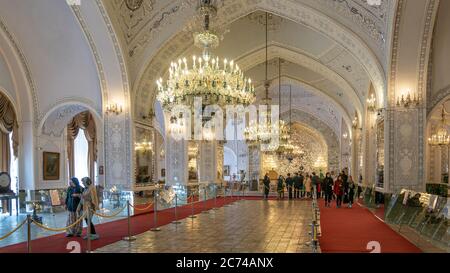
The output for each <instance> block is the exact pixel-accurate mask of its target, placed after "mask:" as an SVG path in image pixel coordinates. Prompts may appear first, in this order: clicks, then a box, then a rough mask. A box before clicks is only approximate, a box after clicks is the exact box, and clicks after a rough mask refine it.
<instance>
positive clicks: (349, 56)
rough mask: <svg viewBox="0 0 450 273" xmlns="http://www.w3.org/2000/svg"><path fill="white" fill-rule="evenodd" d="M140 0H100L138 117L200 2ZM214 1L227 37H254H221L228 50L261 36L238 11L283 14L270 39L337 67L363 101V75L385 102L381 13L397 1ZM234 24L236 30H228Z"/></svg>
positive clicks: (184, 45)
mask: <svg viewBox="0 0 450 273" xmlns="http://www.w3.org/2000/svg"><path fill="white" fill-rule="evenodd" d="M144 2H145V4H144V6H143V8H141V9H140V10H138V11H137V12H135V13H134V14H130V12H129V11H128V10H127V9H126V7H125V6H124V5H123V2H122V1H120V0H114V1H105V6H107V8H108V11H109V13H110V16H111V17H112V21H113V24H114V25H115V26H116V29H120V30H121V31H122V34H121V35H120V33H119V35H120V36H122V42H123V43H124V44H125V45H124V46H123V48H124V49H125V50H126V51H128V68H129V69H128V71H129V73H130V78H131V79H132V82H133V84H134V86H133V89H134V92H135V97H134V98H133V101H134V102H136V103H138V104H141V105H137V107H136V109H137V110H136V112H135V113H136V116H137V118H139V117H140V116H142V115H146V114H147V113H146V111H148V110H149V108H151V107H152V106H153V105H152V101H153V100H154V82H155V81H154V80H155V77H156V76H158V77H159V76H160V75H162V74H164V71H165V70H166V68H167V64H168V63H169V62H170V60H171V59H176V58H178V57H179V56H180V55H182V54H183V55H184V54H187V53H189V52H190V50H191V45H192V37H191V34H189V33H187V32H183V31H181V30H182V29H183V28H184V26H186V25H187V24H188V23H189V22H190V21H191V19H192V17H193V15H194V14H195V9H196V7H197V4H198V1H197V0H188V1H180V0H175V1H156V0H155V1H151V0H145V1H144ZM216 2H219V7H220V9H219V16H218V18H217V22H218V23H219V24H222V25H225V26H226V25H228V26H229V28H230V29H232V31H231V33H230V34H229V35H235V37H240V38H248V37H252V38H253V37H256V38H254V43H247V42H245V43H244V42H239V43H236V42H237V41H240V39H233V38H229V37H227V38H226V39H227V40H225V42H224V43H225V44H227V43H231V44H232V46H231V47H230V46H226V47H224V48H225V50H226V52H227V55H231V57H235V58H237V59H238V58H239V57H243V55H245V54H246V53H248V52H249V50H250V51H251V50H254V49H255V47H257V44H258V43H259V45H261V43H260V42H258V41H260V40H261V39H260V38H261V37H263V36H262V35H259V37H258V34H256V33H257V32H256V31H253V32H252V31H248V30H251V29H253V28H255V26H253V27H251V26H250V25H251V24H252V22H251V21H249V20H245V18H244V17H245V16H247V15H248V14H250V13H252V12H255V11H258V10H267V11H270V12H272V13H274V14H279V15H280V16H283V20H282V22H281V24H285V27H286V28H287V29H289V28H292V30H293V31H289V32H285V33H281V34H280V35H278V37H275V38H274V39H275V41H277V42H279V43H280V44H282V45H284V46H286V47H290V48H295V49H296V51H297V52H299V53H301V54H304V55H306V56H308V57H311V58H313V59H316V60H317V61H318V62H319V63H321V64H323V65H325V66H327V67H328V68H330V69H333V70H335V72H336V73H338V74H339V75H340V77H342V78H343V79H344V80H345V81H347V82H348V83H349V84H350V85H351V86H352V87H353V88H354V89H355V90H357V92H359V93H360V95H361V97H360V98H361V99H360V100H361V102H362V103H364V101H365V99H364V98H363V96H364V94H365V92H366V89H367V88H366V87H367V86H368V82H369V81H368V79H370V80H371V81H372V82H373V84H374V87H375V90H376V91H377V94H378V95H379V96H381V98H380V101H381V102H382V101H383V100H384V97H383V96H384V92H385V75H384V71H383V67H382V64H383V62H384V52H385V51H384V49H383V48H384V47H383V43H384V41H383V40H384V39H385V38H384V37H385V36H386V27H385V26H386V24H387V23H388V19H387V16H386V11H387V7H390V6H391V5H392V4H393V3H395V0H385V1H384V2H383V3H382V5H381V6H379V7H377V6H374V7H372V6H369V5H367V3H366V1H363V0H338V1H337V0H336V1H335V0H317V1H316V0H314V1H313V0H298V1H287V0H286V1H278V0H277V1H275V0H227V1H216ZM240 24H242V26H241V25H240ZM253 24H254V22H253ZM244 25H245V26H246V27H244ZM254 25H255V24H254ZM256 27H257V26H256ZM236 28H237V29H238V30H239V31H233V29H236ZM248 28H249V29H248ZM294 29H295V31H294ZM180 31H181V32H180ZM291 33H294V34H295V35H290V34H291ZM249 34H251V35H249ZM239 35H240V36H239ZM275 36H277V35H275ZM230 37H233V36H230ZM228 39H229V40H228ZM252 45H253V47H252ZM246 47H247V48H246ZM246 49H247V50H246ZM220 51H221V49H220V48H219V50H218V52H220ZM361 75H365V77H364V76H361ZM146 109H147V110H146Z"/></svg>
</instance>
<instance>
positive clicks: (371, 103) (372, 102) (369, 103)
mask: <svg viewBox="0 0 450 273" xmlns="http://www.w3.org/2000/svg"><path fill="white" fill-rule="evenodd" d="M375 103H376V99H375V96H374V94H373V93H372V94H371V95H370V98H369V99H367V110H368V111H369V112H375V110H376V109H377V108H376V104H375Z"/></svg>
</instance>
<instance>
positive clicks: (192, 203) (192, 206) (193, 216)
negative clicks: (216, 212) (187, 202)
mask: <svg viewBox="0 0 450 273" xmlns="http://www.w3.org/2000/svg"><path fill="white" fill-rule="evenodd" d="M191 196H192V201H191V216H189V218H191V219H192V220H194V219H195V218H197V216H195V214H194V194H191Z"/></svg>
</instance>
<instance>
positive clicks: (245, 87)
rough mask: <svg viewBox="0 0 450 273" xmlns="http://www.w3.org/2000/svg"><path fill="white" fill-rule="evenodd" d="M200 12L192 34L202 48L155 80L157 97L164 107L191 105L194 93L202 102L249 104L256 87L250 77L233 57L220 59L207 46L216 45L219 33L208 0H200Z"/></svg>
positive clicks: (252, 99) (209, 103)
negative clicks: (199, 29)
mask: <svg viewBox="0 0 450 273" xmlns="http://www.w3.org/2000/svg"><path fill="white" fill-rule="evenodd" d="M199 10H200V13H201V15H202V16H203V18H204V22H203V23H204V26H203V31H202V32H199V33H195V34H194V43H195V46H197V47H200V48H202V49H203V54H202V56H199V57H197V56H192V58H191V60H192V62H191V63H189V62H188V59H187V58H180V59H178V61H176V62H172V63H171V64H170V68H169V71H168V72H169V77H168V79H167V81H166V82H163V79H162V78H160V79H159V80H158V81H157V86H158V95H157V99H158V100H159V101H160V102H161V104H162V105H163V107H164V108H166V109H170V108H172V107H173V106H175V105H178V104H184V105H192V104H193V100H194V98H195V97H201V98H202V103H203V105H214V104H216V105H219V106H221V107H223V106H225V105H227V104H232V105H236V104H242V105H244V106H246V105H249V104H252V103H253V102H254V100H255V88H254V86H253V85H252V81H251V79H250V78H246V77H245V76H244V73H243V72H242V71H241V70H240V68H239V66H238V65H237V64H236V63H235V62H234V61H228V60H227V59H223V60H221V59H219V57H214V56H212V55H211V52H210V50H211V49H212V48H216V47H217V46H218V45H219V40H220V39H219V37H218V35H217V34H216V33H215V32H214V31H212V30H211V29H210V18H211V17H212V16H214V15H215V14H216V13H217V10H216V8H215V7H214V6H213V5H212V4H211V1H208V0H203V1H201V5H200V9H199Z"/></svg>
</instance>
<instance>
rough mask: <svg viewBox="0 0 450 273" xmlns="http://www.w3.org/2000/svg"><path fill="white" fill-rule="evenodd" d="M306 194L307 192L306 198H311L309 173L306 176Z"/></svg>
mask: <svg viewBox="0 0 450 273" xmlns="http://www.w3.org/2000/svg"><path fill="white" fill-rule="evenodd" d="M305 192H306V198H310V197H311V176H310V175H309V174H308V173H307V174H306V181H305Z"/></svg>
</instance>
